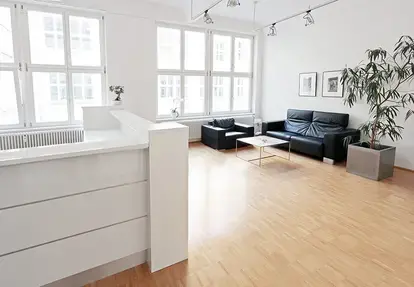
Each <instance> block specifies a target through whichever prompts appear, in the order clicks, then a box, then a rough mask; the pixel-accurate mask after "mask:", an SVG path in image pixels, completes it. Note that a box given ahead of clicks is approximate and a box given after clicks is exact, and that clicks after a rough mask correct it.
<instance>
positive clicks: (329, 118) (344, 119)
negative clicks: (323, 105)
mask: <svg viewBox="0 0 414 287" xmlns="http://www.w3.org/2000/svg"><path fill="white" fill-rule="evenodd" d="M312 122H317V123H323V124H329V125H332V126H341V127H343V128H346V127H347V126H348V122H349V115H348V114H338V113H326V112H314V113H313V119H312Z"/></svg>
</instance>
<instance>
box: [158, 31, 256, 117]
mask: <svg viewBox="0 0 414 287" xmlns="http://www.w3.org/2000/svg"><path fill="white" fill-rule="evenodd" d="M157 39H158V43H157V52H158V117H168V116H169V115H170V114H171V110H172V109H177V110H178V112H179V113H180V115H181V116H195V115H197V116H203V115H210V114H228V113H243V112H249V111H251V97H252V91H251V81H252V47H253V37H251V36H239V35H233V34H224V33H223V34H221V33H216V32H211V31H208V30H207V31H206V30H201V29H194V28H184V27H173V26H168V27H167V26H159V27H158V33H157Z"/></svg>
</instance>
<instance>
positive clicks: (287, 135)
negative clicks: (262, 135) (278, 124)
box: [266, 131, 298, 141]
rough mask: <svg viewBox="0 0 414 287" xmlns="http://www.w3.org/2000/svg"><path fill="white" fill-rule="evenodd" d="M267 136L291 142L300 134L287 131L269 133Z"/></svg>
mask: <svg viewBox="0 0 414 287" xmlns="http://www.w3.org/2000/svg"><path fill="white" fill-rule="evenodd" d="M266 135H267V136H269V137H273V138H277V139H280V140H285V141H290V138H291V137H292V136H296V135H298V134H296V133H292V132H285V131H268V132H267V133H266Z"/></svg>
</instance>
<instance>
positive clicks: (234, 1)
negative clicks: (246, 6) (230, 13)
mask: <svg viewBox="0 0 414 287" xmlns="http://www.w3.org/2000/svg"><path fill="white" fill-rule="evenodd" d="M237 6H240V1H239V0H227V7H232V8H234V7H237Z"/></svg>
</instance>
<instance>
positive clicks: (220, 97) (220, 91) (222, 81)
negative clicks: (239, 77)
mask: <svg viewBox="0 0 414 287" xmlns="http://www.w3.org/2000/svg"><path fill="white" fill-rule="evenodd" d="M228 111H230V78H229V77H213V112H228Z"/></svg>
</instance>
